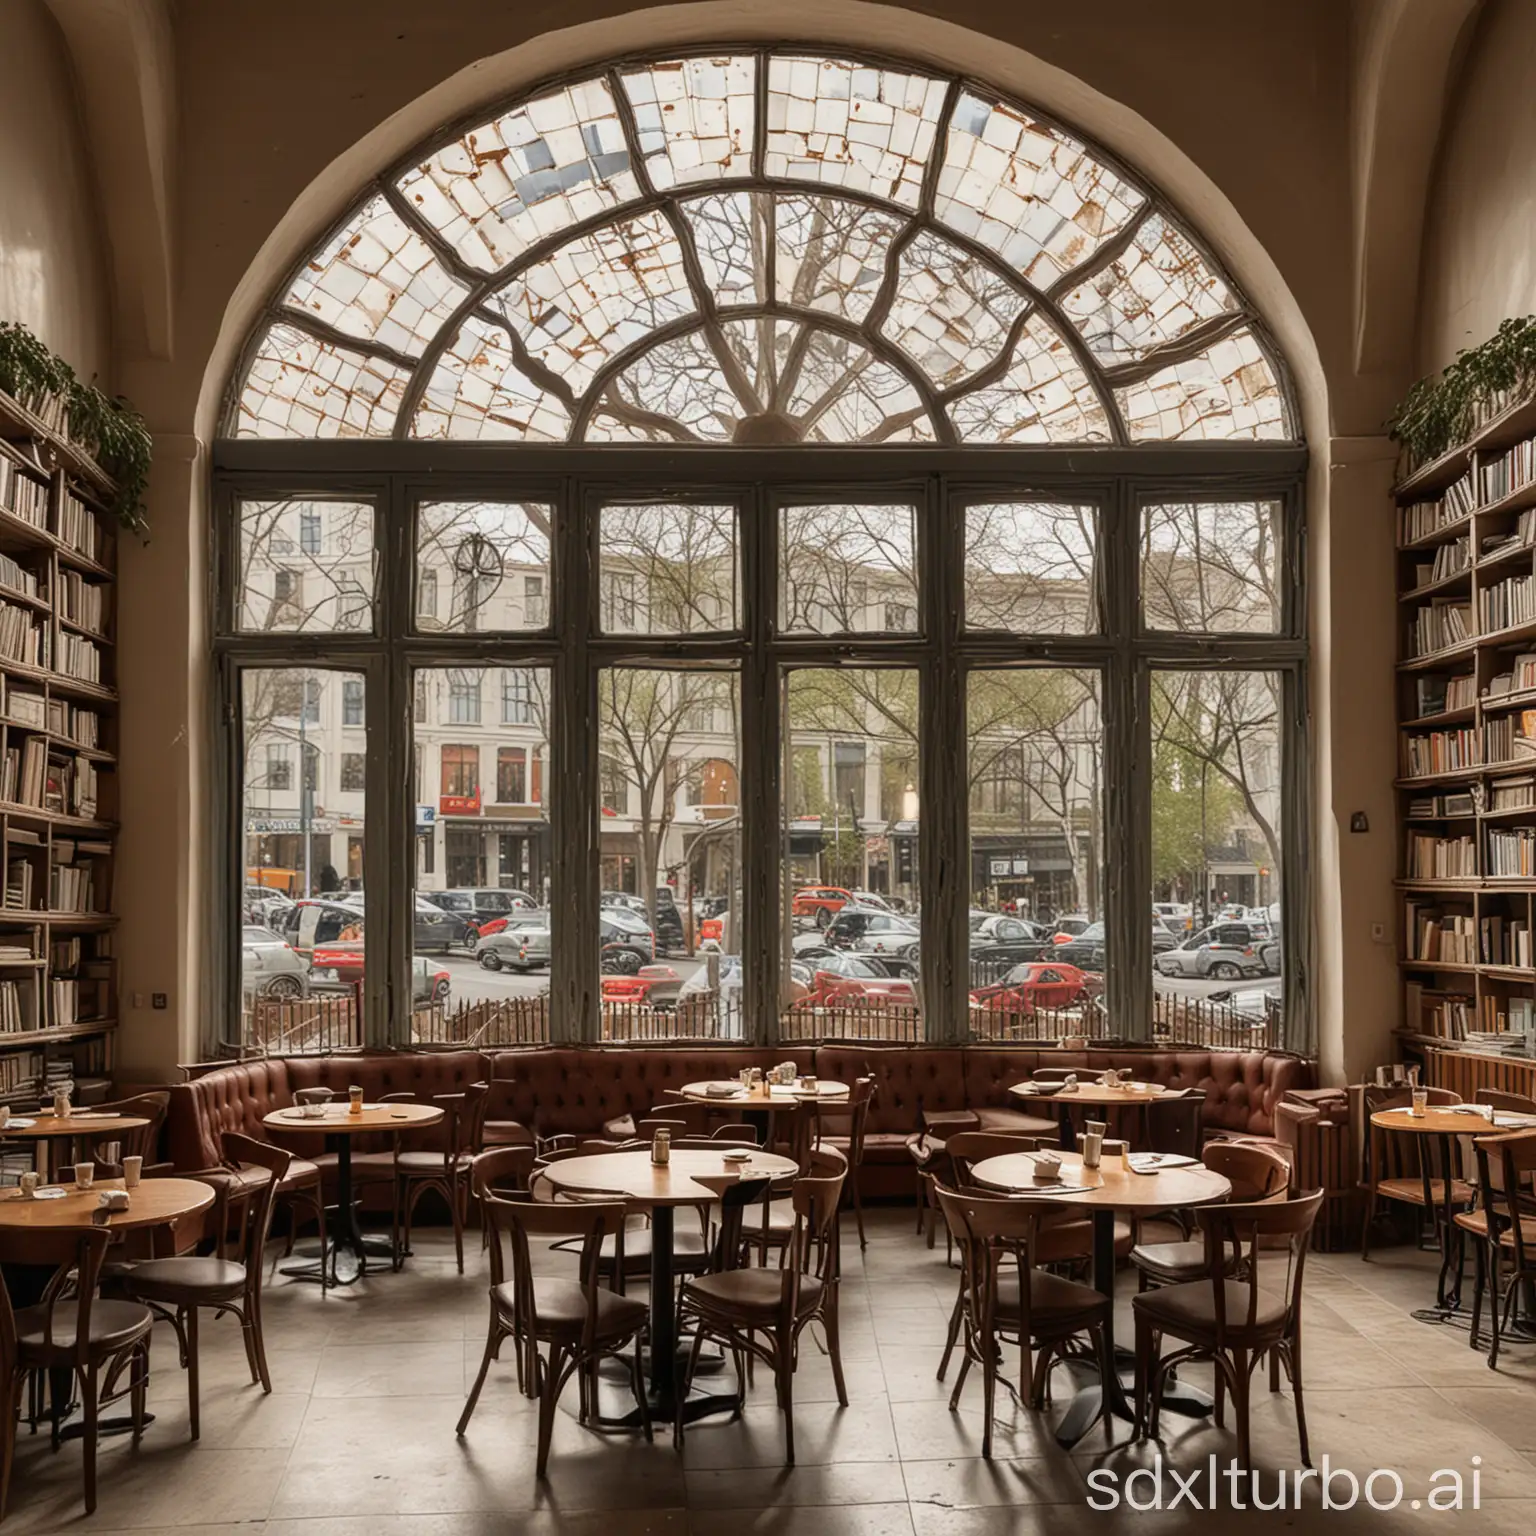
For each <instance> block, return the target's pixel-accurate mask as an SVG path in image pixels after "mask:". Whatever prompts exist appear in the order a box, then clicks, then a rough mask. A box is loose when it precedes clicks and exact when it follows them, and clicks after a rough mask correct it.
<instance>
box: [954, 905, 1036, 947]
mask: <svg viewBox="0 0 1536 1536" xmlns="http://www.w3.org/2000/svg"><path fill="white" fill-rule="evenodd" d="M1050 936H1051V930H1050V929H1049V928H1047V927H1046V925H1045V924H1044V923H1036V922H1031V921H1030V919H1029V918H1027V917H1012V916H1010V915H1009V914H1008V913H1006V912H989V913H987V915H986V916H985V917H984V918H983V919H982V921H981V922H979V923H972V924H971V943H972V944H1003V943H1008V944H1019V943H1026V942H1027V943H1035V944H1043V943H1045V941H1046V940H1047V939H1049V938H1050Z"/></svg>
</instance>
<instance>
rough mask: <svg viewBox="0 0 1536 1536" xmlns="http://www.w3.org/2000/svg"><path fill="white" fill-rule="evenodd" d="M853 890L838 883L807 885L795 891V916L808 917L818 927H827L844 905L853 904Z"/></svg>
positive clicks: (792, 904) (793, 904) (793, 908)
mask: <svg viewBox="0 0 1536 1536" xmlns="http://www.w3.org/2000/svg"><path fill="white" fill-rule="evenodd" d="M853 904H854V903H853V892H852V891H845V890H844V889H843V888H842V887H841V886H837V885H807V886H804V887H803V888H802V889H800V890H798V891H796V892H795V896H794V900H793V902H792V903H791V904H790V909H789V910H790V913H791V915H792V916H794V917H808V918H810V919H811V921H812V922H813V923H815V924H816V926H817V927H818V928H825V927H826V926H827V924H828V923H830V922H831V921H832V919H833V918H834V917H836V916H837V914H838V913H839V912H841V911H842V910H843V908H844V907H847V906H851V905H853Z"/></svg>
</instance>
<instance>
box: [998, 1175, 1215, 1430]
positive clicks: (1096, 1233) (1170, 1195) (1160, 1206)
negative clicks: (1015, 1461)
mask: <svg viewBox="0 0 1536 1536" xmlns="http://www.w3.org/2000/svg"><path fill="white" fill-rule="evenodd" d="M1037 1155H1038V1154H1035V1153H1031V1152H1010V1153H1007V1154H1006V1155H1005V1156H1002V1157H988V1158H983V1159H982V1161H981V1162H979V1163H977V1164H976V1166H975V1167H974V1168H973V1169H972V1170H971V1177H972V1178H973V1179H975V1180H976V1182H977V1183H978V1184H984V1185H986V1186H987V1187H988V1188H990V1189H998V1190H1006V1191H1007V1192H1009V1193H1010V1194H1018V1193H1023V1192H1028V1194H1029V1195H1030V1196H1031V1198H1034V1199H1038V1200H1039V1201H1040V1202H1041V1204H1042V1205H1059V1206H1063V1207H1065V1206H1070V1207H1072V1208H1073V1209H1083V1210H1085V1211H1086V1213H1087V1214H1088V1215H1089V1216H1090V1217H1091V1218H1092V1220H1093V1284H1094V1289H1095V1290H1097V1291H1098V1292H1099V1294H1100V1295H1103V1296H1107V1297H1109V1299H1110V1303H1111V1305H1110V1309H1109V1320H1108V1322H1107V1324H1106V1327H1107V1330H1108V1335H1109V1339H1108V1342H1109V1348H1110V1351H1111V1354H1112V1355H1114V1358H1115V1362H1116V1365H1117V1367H1119V1366H1120V1365H1121V1364H1122V1362H1123V1361H1124V1360H1125V1359H1126V1358H1127V1357H1124V1356H1121V1355H1118V1354H1115V1309H1114V1305H1113V1303H1114V1296H1115V1212H1116V1211H1127V1212H1129V1213H1130V1214H1132V1215H1134V1216H1151V1215H1154V1214H1155V1213H1157V1212H1158V1211H1171V1210H1175V1209H1177V1208H1178V1207H1181V1206H1190V1205H1214V1204H1216V1203H1217V1202H1219V1201H1222V1200H1225V1199H1226V1198H1227V1197H1228V1196H1229V1195H1230V1194H1231V1193H1232V1185H1231V1184H1230V1183H1229V1182H1228V1181H1227V1179H1225V1178H1224V1177H1223V1176H1222V1175H1221V1174H1219V1173H1212V1172H1211V1170H1210V1169H1209V1168H1206V1167H1204V1166H1202V1165H1201V1164H1198V1163H1197V1164H1195V1165H1194V1166H1192V1167H1185V1168H1163V1169H1161V1170H1160V1171H1159V1172H1157V1173H1132V1172H1131V1171H1130V1170H1129V1169H1128V1168H1126V1167H1125V1166H1124V1165H1123V1164H1121V1163H1120V1162H1119V1159H1116V1164H1117V1166H1114V1167H1110V1166H1103V1167H1099V1168H1084V1167H1083V1160H1082V1157H1081V1155H1080V1154H1079V1153H1076V1152H1061V1153H1058V1154H1057V1155H1058V1156H1059V1157H1060V1158H1061V1179H1060V1182H1059V1183H1050V1184H1045V1183H1042V1182H1041V1181H1039V1180H1037V1179H1036V1178H1035V1158H1036V1156H1037ZM1129 1364H1130V1368H1131V1369H1134V1368H1135V1362H1134V1359H1130V1360H1129ZM1174 1385H1175V1384H1174V1383H1173V1382H1172V1381H1170V1383H1169V1386H1170V1388H1174ZM1106 1388H1107V1390H1108V1392H1109V1409H1110V1412H1111V1413H1113V1414H1114V1415H1115V1416H1116V1417H1118V1418H1122V1419H1132V1420H1133V1419H1134V1418H1135V1417H1136V1410H1135V1408H1134V1407H1133V1405H1132V1404H1131V1401H1130V1399H1129V1398H1128V1397H1127V1396H1126V1394H1125V1386H1124V1384H1123V1383H1122V1381H1121V1380H1120V1374H1119V1370H1118V1369H1117V1370H1116V1372H1115V1375H1114V1377H1113V1379H1112V1380H1111V1381H1109V1382H1108V1383H1105V1382H1103V1381H1101V1382H1099V1384H1098V1385H1097V1386H1092V1387H1085V1388H1084V1389H1083V1390H1082V1391H1080V1392H1079V1393H1078V1394H1077V1396H1076V1397H1075V1398H1073V1400H1072V1406H1071V1407H1070V1408H1069V1409H1068V1410H1067V1413H1066V1417H1065V1418H1063V1419H1062V1421H1061V1425H1060V1427H1059V1428H1058V1429H1057V1431H1056V1439H1057V1442H1058V1443H1059V1444H1061V1445H1064V1446H1070V1445H1076V1444H1077V1442H1078V1441H1079V1440H1081V1439H1082V1437H1083V1436H1084V1435H1085V1434H1086V1433H1087V1432H1088V1430H1089V1428H1090V1427H1091V1426H1092V1425H1093V1424H1094V1423H1095V1422H1096V1421H1097V1420H1098V1417H1099V1410H1100V1406H1101V1404H1102V1403H1103V1400H1104V1392H1105V1390H1106ZM1163 1403H1164V1405H1165V1406H1166V1407H1168V1408H1171V1409H1172V1410H1173V1411H1174V1412H1175V1413H1184V1414H1189V1415H1190V1416H1191V1417H1198V1416H1200V1415H1202V1414H1206V1413H1209V1412H1210V1411H1211V1408H1212V1403H1211V1399H1210V1397H1209V1396H1208V1395H1207V1394H1206V1393H1204V1392H1201V1391H1199V1390H1198V1389H1196V1388H1194V1387H1190V1386H1182V1385H1181V1386H1177V1387H1176V1388H1175V1389H1174V1390H1171V1391H1169V1392H1166V1393H1165V1394H1164V1396H1163Z"/></svg>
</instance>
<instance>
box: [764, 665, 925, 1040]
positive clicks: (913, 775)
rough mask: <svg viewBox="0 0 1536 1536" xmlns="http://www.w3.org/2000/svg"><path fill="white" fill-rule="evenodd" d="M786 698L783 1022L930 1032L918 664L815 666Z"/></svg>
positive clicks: (911, 1036)
mask: <svg viewBox="0 0 1536 1536" xmlns="http://www.w3.org/2000/svg"><path fill="white" fill-rule="evenodd" d="M783 700H784V847H783V898H782V903H783V907H782V909H783V913H784V932H783V935H782V949H781V952H780V957H781V966H780V982H781V1004H782V1013H781V1018H780V1026H779V1027H780V1032H781V1034H782V1036H783V1037H784V1038H785V1039H816V1038H856V1039H885V1040H918V1039H921V1038H922V1013H921V1004H920V998H919V992H918V946H919V935H918V928H917V918H916V911H917V890H918V885H917V839H918V816H919V800H918V777H917V771H918V751H917V747H918V737H917V706H918V683H917V674H916V672H913V671H909V670H889V669H882V670H875V669H872V668H853V667H848V668H837V669H832V668H817V669H811V668H805V669H801V670H796V671H793V672H790V673H789V674H788V675H787V677H786V679H785V682H784V690H783ZM877 917H879V918H884V917H890V918H892V919H893V920H892V921H891V922H890V923H884V922H882V923H881V924H880V925H879V927H878V928H877V929H874V930H873V931H871V924H872V922H873V920H874V919H875V918H877Z"/></svg>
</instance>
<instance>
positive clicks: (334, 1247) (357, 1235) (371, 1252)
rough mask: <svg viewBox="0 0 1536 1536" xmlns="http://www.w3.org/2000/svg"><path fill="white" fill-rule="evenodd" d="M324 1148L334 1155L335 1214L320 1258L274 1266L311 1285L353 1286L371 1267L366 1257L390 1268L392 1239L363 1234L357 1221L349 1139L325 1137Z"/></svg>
mask: <svg viewBox="0 0 1536 1536" xmlns="http://www.w3.org/2000/svg"><path fill="white" fill-rule="evenodd" d="M326 1145H327V1146H329V1147H330V1148H331V1149H332V1150H333V1151H334V1152H335V1154H336V1214H335V1216H334V1217H333V1218H332V1219H331V1221H330V1223H329V1227H328V1230H327V1233H326V1254H325V1257H324V1259H321V1260H314V1261H303V1260H301V1261H299V1262H297V1263H292V1264H282V1265H279V1266H278V1273H279V1274H283V1275H287V1276H288V1277H289V1278H290V1279H292V1280H308V1281H310V1282H311V1283H313V1284H316V1285H321V1284H327V1283H328V1284H330V1285H355V1284H356V1283H357V1281H358V1280H360V1279H361V1278H362V1277H363V1276H364V1275H366V1274H367V1273H368V1271H369V1269H370V1267H371V1268H374V1269H377V1268H378V1267H379V1266H378V1265H377V1264H375V1265H372V1266H370V1265H369V1263H368V1260H369V1258H370V1257H373V1258H376V1259H387V1260H388V1261H389V1267H390V1268H391V1269H393V1268H394V1266H395V1260H396V1254H395V1246H394V1242H393V1240H392V1239H390V1238H387V1237H374V1236H370V1235H368V1234H366V1233H365V1232H364V1231H363V1229H362V1227H361V1225H360V1224H359V1222H358V1217H357V1198H356V1196H355V1195H354V1193H353V1189H352V1138H351V1137H350V1135H339V1136H327V1137H326Z"/></svg>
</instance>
